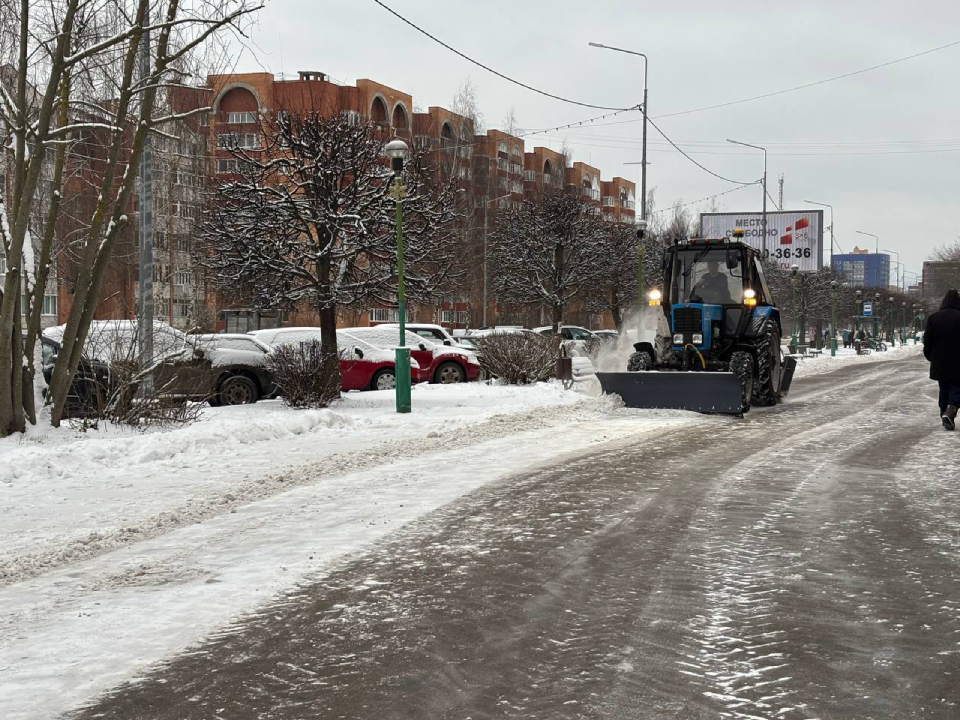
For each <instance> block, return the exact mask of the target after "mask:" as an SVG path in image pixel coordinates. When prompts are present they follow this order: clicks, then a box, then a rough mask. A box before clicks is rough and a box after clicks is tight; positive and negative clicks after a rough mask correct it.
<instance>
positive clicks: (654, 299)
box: [647, 288, 662, 305]
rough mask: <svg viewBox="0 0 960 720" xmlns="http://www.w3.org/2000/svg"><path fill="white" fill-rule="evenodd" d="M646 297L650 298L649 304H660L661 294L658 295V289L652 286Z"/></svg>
mask: <svg viewBox="0 0 960 720" xmlns="http://www.w3.org/2000/svg"><path fill="white" fill-rule="evenodd" d="M647 297H648V298H649V299H650V304H651V305H659V304H660V298H661V297H662V296H661V295H660V291H659V290H657V289H656V288H654V289H653V290H651V291H650V292H648V293H647Z"/></svg>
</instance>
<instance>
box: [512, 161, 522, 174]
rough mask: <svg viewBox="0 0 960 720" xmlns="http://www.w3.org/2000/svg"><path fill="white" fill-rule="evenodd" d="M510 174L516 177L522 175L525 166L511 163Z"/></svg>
mask: <svg viewBox="0 0 960 720" xmlns="http://www.w3.org/2000/svg"><path fill="white" fill-rule="evenodd" d="M510 172H512V173H513V174H514V175H520V174H521V173H522V172H523V165H521V164H520V163H510Z"/></svg>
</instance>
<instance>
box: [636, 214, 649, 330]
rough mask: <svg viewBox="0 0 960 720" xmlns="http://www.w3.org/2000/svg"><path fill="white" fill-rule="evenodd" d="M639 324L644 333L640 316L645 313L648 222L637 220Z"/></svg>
mask: <svg viewBox="0 0 960 720" xmlns="http://www.w3.org/2000/svg"><path fill="white" fill-rule="evenodd" d="M636 229H637V322H639V323H640V331H641V332H642V331H643V320H642V318H641V317H640V314H641V313H642V312H643V236H644V235H645V234H646V232H647V221H646V220H644V219H642V218H641V219H640V220H637V224H636Z"/></svg>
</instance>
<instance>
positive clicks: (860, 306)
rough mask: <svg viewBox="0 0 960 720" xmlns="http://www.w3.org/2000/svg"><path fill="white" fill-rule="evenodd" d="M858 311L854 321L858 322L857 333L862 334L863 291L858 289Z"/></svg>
mask: <svg viewBox="0 0 960 720" xmlns="http://www.w3.org/2000/svg"><path fill="white" fill-rule="evenodd" d="M856 295H857V311H856V313H855V314H854V316H853V317H854V322H856V324H857V335H859V334H860V316H861V315H863V291H862V290H857V292H856ZM858 339H859V338H858Z"/></svg>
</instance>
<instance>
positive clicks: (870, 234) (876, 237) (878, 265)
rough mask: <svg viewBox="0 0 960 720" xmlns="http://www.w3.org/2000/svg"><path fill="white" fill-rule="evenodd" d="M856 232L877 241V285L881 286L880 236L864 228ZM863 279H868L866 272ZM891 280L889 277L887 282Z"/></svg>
mask: <svg viewBox="0 0 960 720" xmlns="http://www.w3.org/2000/svg"><path fill="white" fill-rule="evenodd" d="M854 232H855V233H857V235H866V236H868V237H872V238H873V239H874V240H876V241H877V285H876V286H877V287H880V257H879V255H880V236H879V235H874V234H873V233H868V232H864V231H863V230H854ZM863 281H864V282H866V281H867V278H866V272H864V278H863ZM889 281H890V278H889V277H888V278H887V283H886V284H888V285H889V284H890V283H889ZM878 299H879V298H878Z"/></svg>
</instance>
